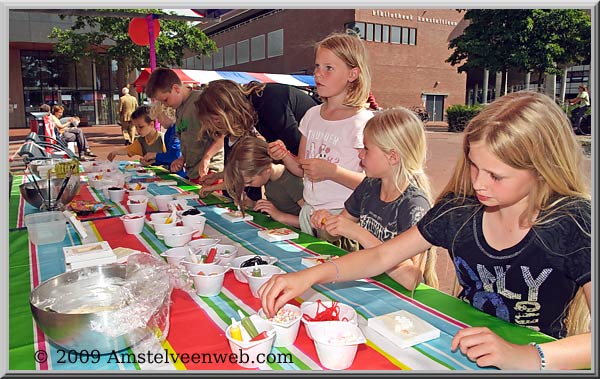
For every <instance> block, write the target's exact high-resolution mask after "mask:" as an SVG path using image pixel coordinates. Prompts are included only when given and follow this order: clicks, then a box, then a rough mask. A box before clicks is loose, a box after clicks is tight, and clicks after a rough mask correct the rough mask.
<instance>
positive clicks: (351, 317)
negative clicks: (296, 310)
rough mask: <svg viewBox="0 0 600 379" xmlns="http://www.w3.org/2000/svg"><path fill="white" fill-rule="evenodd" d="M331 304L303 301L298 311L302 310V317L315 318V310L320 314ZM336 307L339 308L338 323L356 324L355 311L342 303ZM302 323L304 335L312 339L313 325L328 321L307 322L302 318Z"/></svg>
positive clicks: (327, 302)
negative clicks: (304, 328)
mask: <svg viewBox="0 0 600 379" xmlns="http://www.w3.org/2000/svg"><path fill="white" fill-rule="evenodd" d="M332 304H333V302H331V301H321V304H319V302H318V301H315V302H311V301H305V302H304V303H302V304H301V305H300V309H301V310H302V315H303V316H304V315H308V316H310V317H315V316H316V314H317V310H318V311H319V312H322V311H323V310H324V309H325V308H329V307H331V306H332ZM337 306H338V307H339V308H340V313H339V319H340V322H349V323H351V324H354V325H356V324H358V318H357V316H356V311H355V310H354V308H352V307H351V306H349V305H346V304H343V303H337ZM302 322H303V323H304V326H305V327H306V334H307V335H308V337H309V338H310V339H313V336H312V329H313V326H314V325H317V324H321V323H323V322H329V321H307V320H306V319H305V318H304V317H302Z"/></svg>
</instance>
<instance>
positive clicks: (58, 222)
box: [25, 211, 67, 245]
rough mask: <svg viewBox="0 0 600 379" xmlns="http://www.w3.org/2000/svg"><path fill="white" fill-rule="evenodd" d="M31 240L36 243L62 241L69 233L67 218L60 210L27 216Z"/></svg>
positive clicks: (26, 224)
mask: <svg viewBox="0 0 600 379" xmlns="http://www.w3.org/2000/svg"><path fill="white" fill-rule="evenodd" d="M25 226H27V235H28V237H29V240H30V241H31V242H32V243H34V244H36V245H45V244H49V243H56V242H61V241H62V240H64V239H65V236H66V235H67V219H66V218H65V216H64V215H63V213H62V212H60V211H52V212H40V213H33V214H29V215H27V216H25Z"/></svg>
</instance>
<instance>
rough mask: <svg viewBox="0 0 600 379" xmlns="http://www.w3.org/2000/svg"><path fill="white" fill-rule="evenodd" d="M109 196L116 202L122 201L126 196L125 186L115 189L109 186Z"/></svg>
mask: <svg viewBox="0 0 600 379" xmlns="http://www.w3.org/2000/svg"><path fill="white" fill-rule="evenodd" d="M108 197H110V199H111V200H112V201H113V202H115V203H120V202H122V201H123V199H124V198H125V188H120V189H118V190H113V189H110V187H109V188H108Z"/></svg>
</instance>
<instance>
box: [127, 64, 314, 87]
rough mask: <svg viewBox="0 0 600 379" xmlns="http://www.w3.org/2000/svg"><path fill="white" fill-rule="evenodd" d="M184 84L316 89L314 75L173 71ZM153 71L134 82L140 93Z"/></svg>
mask: <svg viewBox="0 0 600 379" xmlns="http://www.w3.org/2000/svg"><path fill="white" fill-rule="evenodd" d="M173 71H175V73H176V74H177V76H179V78H180V79H181V82H182V83H183V84H198V85H199V84H205V83H209V82H211V81H213V80H218V79H230V80H233V81H234V82H237V83H239V84H246V83H248V82H251V81H253V80H257V81H259V82H263V83H282V84H287V85H291V86H295V87H314V86H315V80H314V78H313V76H312V75H287V74H267V73H257V72H242V71H207V70H183V69H178V68H175V69H173ZM150 74H151V70H150V69H149V68H144V69H143V70H142V73H141V74H140V76H138V77H137V79H136V80H135V81H134V82H133V85H134V86H135V88H136V90H137V91H138V92H143V91H144V87H145V86H146V83H147V82H148V78H149V77H150Z"/></svg>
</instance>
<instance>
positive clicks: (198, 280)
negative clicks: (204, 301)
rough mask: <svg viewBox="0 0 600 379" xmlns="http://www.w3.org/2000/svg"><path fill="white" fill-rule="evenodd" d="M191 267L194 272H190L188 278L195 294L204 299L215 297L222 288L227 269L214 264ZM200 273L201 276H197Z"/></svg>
mask: <svg viewBox="0 0 600 379" xmlns="http://www.w3.org/2000/svg"><path fill="white" fill-rule="evenodd" d="M188 267H190V266H188ZM193 267H194V268H193V269H194V270H195V272H190V277H191V278H192V280H193V281H194V289H195V291H196V294H198V296H205V297H212V296H217V295H218V294H219V293H220V292H221V289H222V288H223V280H224V279H225V273H226V272H227V271H229V267H223V266H219V265H215V264H194V266H193ZM188 271H189V269H188ZM200 272H202V274H203V275H202V274H199V273H200Z"/></svg>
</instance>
